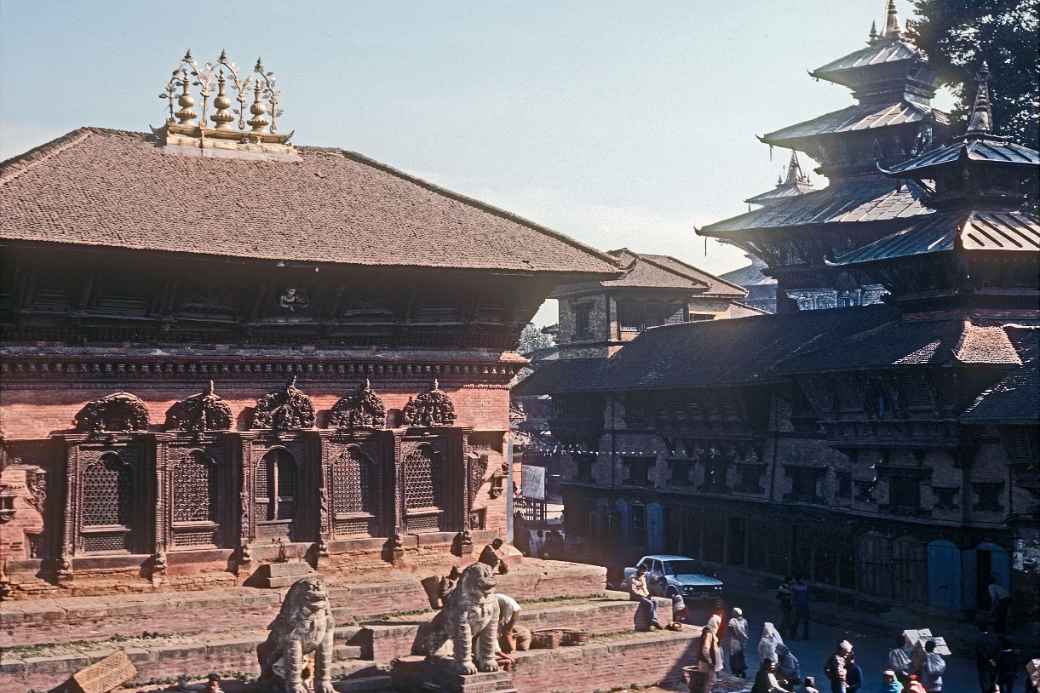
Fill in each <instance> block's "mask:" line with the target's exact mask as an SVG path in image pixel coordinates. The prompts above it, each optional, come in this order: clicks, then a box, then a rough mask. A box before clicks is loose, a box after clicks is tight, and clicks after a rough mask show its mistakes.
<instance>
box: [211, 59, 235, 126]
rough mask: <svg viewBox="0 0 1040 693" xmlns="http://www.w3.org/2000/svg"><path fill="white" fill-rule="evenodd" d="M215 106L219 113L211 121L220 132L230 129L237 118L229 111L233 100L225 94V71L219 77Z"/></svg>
mask: <svg viewBox="0 0 1040 693" xmlns="http://www.w3.org/2000/svg"><path fill="white" fill-rule="evenodd" d="M223 55H224V54H223V53H221V56H223ZM213 105H214V106H216V108H217V112H216V113H214V114H213V115H212V116H210V120H212V121H213V123H214V125H215V127H216V128H217V129H218V130H227V129H229V128H230V127H231V122H232V121H233V120H234V119H235V116H233V115H232V114H231V111H230V110H229V109H230V108H231V99H229V98H228V97H227V94H225V93H224V72H223V71H221V72H220V73H219V74H218V75H217V98H215V99H213Z"/></svg>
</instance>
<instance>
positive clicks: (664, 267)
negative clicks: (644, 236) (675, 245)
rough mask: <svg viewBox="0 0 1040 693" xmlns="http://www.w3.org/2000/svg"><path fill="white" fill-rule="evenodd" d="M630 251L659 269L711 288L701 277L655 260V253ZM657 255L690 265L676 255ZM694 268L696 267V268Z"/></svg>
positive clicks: (685, 265)
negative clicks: (684, 272)
mask: <svg viewBox="0 0 1040 693" xmlns="http://www.w3.org/2000/svg"><path fill="white" fill-rule="evenodd" d="M628 252H630V253H632V254H633V255H635V256H636V257H638V258H639V259H640V260H644V261H646V262H647V263H649V264H651V265H653V266H654V267H657V268H658V269H661V270H664V271H665V272H668V273H669V274H674V275H675V276H677V277H682V278H683V279H689V280H692V281H694V282H696V283H698V284H700V285H702V286H703V287H704V288H705V289H707V288H710V287H709V286H708V284H706V283H705V282H703V281H701V280H700V279H699V278H697V277H691V276H690V275H688V274H683V273H682V272H679V271H677V270H675V269H674V268H672V267H668V266H667V265H663V264H661V263H660V262H657V261H655V260H654V259H653V257H654V255H655V254H647V255H644V254H642V253H635V252H633V251H631V250H629V251H628ZM657 257H666V258H668V259H670V260H674V261H675V262H678V263H679V264H680V265H682V266H683V267H690V265H687V264H686V263H685V262H683V261H682V260H680V259H678V258H674V257H672V256H671V255H657ZM694 269H696V268H694Z"/></svg>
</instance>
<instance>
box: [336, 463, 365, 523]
mask: <svg viewBox="0 0 1040 693" xmlns="http://www.w3.org/2000/svg"><path fill="white" fill-rule="evenodd" d="M372 482H373V479H372V462H371V460H369V459H368V458H367V457H365V456H364V455H363V454H362V453H361V452H359V451H357V450H354V449H351V450H348V451H347V452H345V453H343V454H342V455H340V456H339V458H338V459H336V461H334V462H333V463H332V510H333V512H335V513H337V514H338V513H357V512H372V508H371V505H372V503H371V495H370V489H371V488H372Z"/></svg>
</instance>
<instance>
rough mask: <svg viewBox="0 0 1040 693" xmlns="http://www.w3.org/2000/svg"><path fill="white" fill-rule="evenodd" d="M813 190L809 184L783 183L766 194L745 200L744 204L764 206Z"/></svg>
mask: <svg viewBox="0 0 1040 693" xmlns="http://www.w3.org/2000/svg"><path fill="white" fill-rule="evenodd" d="M811 190H813V186H812V185H810V184H809V183H784V184H782V185H778V186H776V187H775V188H773V189H772V190H769V191H768V192H764V193H759V194H758V195H754V196H752V197H749V198H747V199H746V200H744V202H747V203H748V204H752V205H765V204H769V203H770V202H773V201H774V200H782V199H783V198H785V197H797V196H798V195H804V194H805V193H807V192H810V191H811Z"/></svg>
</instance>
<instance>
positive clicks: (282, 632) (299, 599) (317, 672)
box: [256, 575, 336, 693]
mask: <svg viewBox="0 0 1040 693" xmlns="http://www.w3.org/2000/svg"><path fill="white" fill-rule="evenodd" d="M267 629H268V630H269V631H270V632H269V633H268V634H267V640H265V641H264V642H263V643H261V644H260V645H259V646H258V647H257V648H256V655H257V659H258V660H259V663H260V680H259V683H260V685H261V689H262V690H267V691H269V693H306V691H307V690H308V689H307V688H305V687H304V684H303V670H304V658H305V657H306V656H307V655H311V654H312V653H313V656H314V688H313V691H314V693H335V691H334V689H333V688H332V648H333V634H334V632H335V630H336V623H335V619H334V618H333V617H332V606H331V605H330V604H329V594H328V590H327V589H326V587H325V582H324V581H323V580H322V579H321V578H320V577H318V576H316V575H312V576H308V577H305V578H302V579H300V580H297V581H296V582H295V583H294V584H293V586H292V587H290V588H289V592H288V594H286V596H285V601H284V602H282V608H281V611H279V612H278V617H277V618H275V620H274V621H272V622H271V625H269V626H268V627H267ZM265 686H266V689H265V688H264V687H265Z"/></svg>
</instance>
